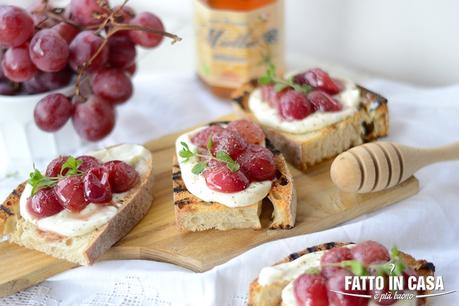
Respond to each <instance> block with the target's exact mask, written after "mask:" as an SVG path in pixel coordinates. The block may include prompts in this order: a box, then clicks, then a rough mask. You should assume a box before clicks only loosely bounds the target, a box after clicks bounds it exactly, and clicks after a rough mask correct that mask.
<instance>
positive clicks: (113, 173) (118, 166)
mask: <svg viewBox="0 0 459 306" xmlns="http://www.w3.org/2000/svg"><path fill="white" fill-rule="evenodd" d="M104 167H105V169H107V171H108V173H109V178H108V179H109V181H110V186H111V188H112V191H113V192H125V191H128V190H129V189H131V188H132V187H133V186H134V185H135V184H136V182H137V180H138V179H139V173H137V171H136V170H135V169H134V168H133V167H132V166H131V165H129V164H126V163H125V162H122V161H119V160H113V161H109V162H106V163H105V164H104Z"/></svg>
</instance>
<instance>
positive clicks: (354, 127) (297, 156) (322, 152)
mask: <svg viewBox="0 0 459 306" xmlns="http://www.w3.org/2000/svg"><path fill="white" fill-rule="evenodd" d="M256 87H257V84H256V82H252V83H248V84H245V85H244V86H242V87H241V88H239V89H238V90H237V91H236V92H235V94H234V95H233V97H234V98H233V100H234V101H235V102H236V103H235V106H236V110H237V111H238V112H239V113H240V114H241V115H242V116H244V117H247V118H249V119H250V120H252V121H255V122H258V123H259V124H260V125H261V126H262V128H263V130H264V131H265V134H266V136H267V137H268V139H269V140H270V141H271V142H272V143H273V144H274V146H275V147H276V148H278V149H279V150H280V151H281V152H282V153H283V154H284V156H285V158H286V159H287V161H288V162H289V163H291V164H293V165H294V166H295V167H297V168H298V169H300V170H302V171H306V170H307V169H308V168H309V167H311V166H313V165H315V164H318V163H320V162H321V161H323V160H326V159H329V158H332V157H335V156H336V155H338V154H339V153H342V152H344V151H346V150H347V149H349V148H351V147H353V146H357V145H360V144H362V143H364V142H368V141H372V140H375V139H377V138H379V137H383V136H387V135H388V133H389V111H388V107H387V99H386V98H384V97H382V96H381V95H379V94H377V93H374V92H372V91H370V90H369V89H366V88H364V87H362V86H360V85H357V87H358V88H359V90H360V105H359V109H358V111H357V112H356V113H355V114H354V115H353V116H351V117H348V118H346V119H344V120H342V121H339V122H337V123H335V124H332V125H329V126H327V127H324V128H322V129H320V130H318V131H314V132H310V133H305V134H293V133H287V132H283V131H280V130H276V129H274V128H272V127H269V126H266V125H263V124H261V123H260V122H259V121H258V120H257V118H256V117H255V115H254V114H253V113H252V112H251V111H250V109H249V97H250V94H251V93H252V91H253V90H254V89H256Z"/></svg>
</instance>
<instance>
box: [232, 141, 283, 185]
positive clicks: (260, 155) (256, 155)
mask: <svg viewBox="0 0 459 306" xmlns="http://www.w3.org/2000/svg"><path fill="white" fill-rule="evenodd" d="M237 161H238V163H239V165H240V166H241V171H242V172H244V174H245V175H246V176H247V177H248V178H249V179H250V181H253V182H260V181H266V180H272V179H274V177H275V175H276V164H275V163H274V155H273V153H272V152H271V151H270V150H268V149H267V148H265V147H262V146H260V145H253V144H249V145H248V147H247V149H246V150H245V152H244V153H242V154H241V155H240V156H239V157H238V159H237Z"/></svg>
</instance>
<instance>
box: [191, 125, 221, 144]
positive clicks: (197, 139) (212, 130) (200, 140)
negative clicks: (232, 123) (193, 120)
mask: <svg viewBox="0 0 459 306" xmlns="http://www.w3.org/2000/svg"><path fill="white" fill-rule="evenodd" d="M223 131H224V128H223V127H221V126H220V125H217V124H214V125H211V126H209V127H207V128H205V129H203V130H201V131H199V132H198V133H196V134H195V135H194V136H193V137H191V142H192V143H193V144H195V145H197V146H198V147H201V148H206V147H207V143H208V141H209V137H210V135H212V136H214V135H215V136H216V135H220V134H221V133H222V132H223Z"/></svg>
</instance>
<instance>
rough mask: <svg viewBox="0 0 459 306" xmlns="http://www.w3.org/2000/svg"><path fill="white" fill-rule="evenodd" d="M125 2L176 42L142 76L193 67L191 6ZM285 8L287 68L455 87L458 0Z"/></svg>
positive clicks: (293, 0) (355, 0)
mask: <svg viewBox="0 0 459 306" xmlns="http://www.w3.org/2000/svg"><path fill="white" fill-rule="evenodd" d="M55 1H56V2H58V3H66V2H67V1H65V0H55ZM112 2H113V3H115V2H119V1H112ZM1 3H16V4H22V3H24V5H25V4H26V3H30V1H29V0H2V1H1ZM129 5H132V6H133V7H136V8H139V9H148V10H150V11H152V12H157V13H158V15H160V16H161V17H162V18H163V20H164V22H165V24H166V27H167V28H168V29H171V30H174V31H177V32H178V34H180V35H181V36H182V37H183V38H184V41H183V42H182V43H181V44H180V48H168V47H164V46H163V47H162V48H161V49H160V50H157V51H154V52H150V53H149V54H148V55H147V56H146V58H145V59H144V61H143V65H142V68H143V69H142V71H144V72H152V73H153V72H160V71H171V70H174V71H176V70H181V71H183V70H184V69H190V70H191V69H193V66H194V56H193V52H194V49H193V47H194V37H193V31H192V26H191V19H192V1H191V0H130V2H129ZM285 5H286V17H285V20H286V33H287V49H288V50H289V51H290V52H289V53H290V58H287V62H288V63H291V62H292V57H296V56H299V57H308V58H310V57H313V58H318V59H321V60H323V61H327V62H332V63H339V64H341V65H344V66H349V67H353V68H357V69H359V70H361V71H364V72H369V73H372V74H375V75H378V76H383V77H386V78H390V79H394V80H400V81H404V82H410V83H414V84H419V85H427V86H432V85H446V84H452V83H457V82H459V1H456V0H285ZM184 54H186V56H184Z"/></svg>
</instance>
